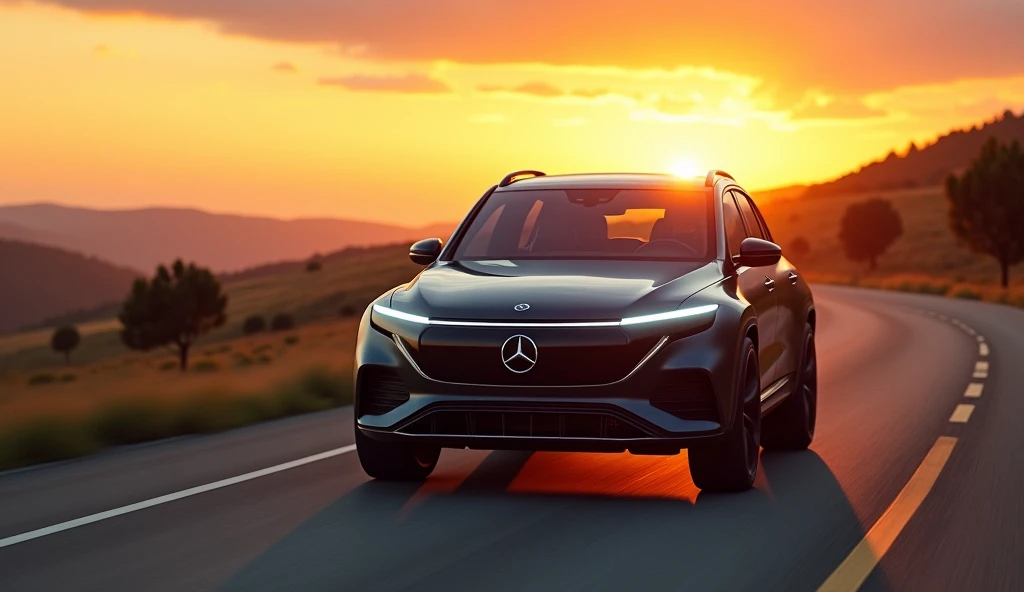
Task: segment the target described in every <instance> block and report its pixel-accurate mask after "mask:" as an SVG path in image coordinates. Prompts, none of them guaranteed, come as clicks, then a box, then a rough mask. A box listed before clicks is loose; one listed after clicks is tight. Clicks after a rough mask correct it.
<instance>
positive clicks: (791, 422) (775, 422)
mask: <svg viewBox="0 0 1024 592" xmlns="http://www.w3.org/2000/svg"><path fill="white" fill-rule="evenodd" d="M817 411H818V358H817V355H816V352H815V350H814V329H813V328H812V327H811V325H810V323H808V324H807V326H806V327H805V328H804V342H803V353H802V355H801V357H800V369H799V372H798V373H797V378H796V388H795V389H794V390H793V392H792V393H791V394H790V395H789V397H787V398H786V400H785V401H783V402H782V403H780V404H779V406H778V408H777V409H775V410H773V411H772V412H771V413H770V414H768V416H767V417H765V418H764V435H763V437H762V440H761V443H762V444H763V445H764V447H765V450H804V449H805V448H807V447H808V446H810V445H811V440H813V439H814V423H815V420H816V416H817Z"/></svg>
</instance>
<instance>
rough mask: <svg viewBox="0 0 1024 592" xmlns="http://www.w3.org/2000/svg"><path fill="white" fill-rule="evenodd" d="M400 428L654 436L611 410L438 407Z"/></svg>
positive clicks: (436, 433) (494, 434) (494, 433)
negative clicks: (609, 412) (521, 409)
mask: <svg viewBox="0 0 1024 592" xmlns="http://www.w3.org/2000/svg"><path fill="white" fill-rule="evenodd" d="M398 431H399V432H401V433H405V434H415V435H432V436H491V437H506V438H515V437H522V438H592V439H605V440H630V439H639V438H650V437H651V436H652V435H651V434H649V433H647V432H646V431H644V430H642V429H640V428H638V427H636V426H634V425H632V424H630V423H627V422H625V421H623V420H622V419H619V418H618V417H615V416H614V415H612V414H607V413H600V412H586V413H581V412H555V411H462V410H447V409H446V410H438V411H434V412H432V413H430V414H428V415H426V416H425V417H422V418H420V419H418V420H416V421H414V422H413V423H411V424H409V425H407V426H405V427H404V428H402V429H400V430H398Z"/></svg>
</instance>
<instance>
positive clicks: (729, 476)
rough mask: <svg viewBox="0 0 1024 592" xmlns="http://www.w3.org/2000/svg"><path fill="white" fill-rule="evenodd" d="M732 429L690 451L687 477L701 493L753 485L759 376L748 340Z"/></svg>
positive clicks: (758, 445) (758, 435) (757, 443)
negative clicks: (702, 491)
mask: <svg viewBox="0 0 1024 592" xmlns="http://www.w3.org/2000/svg"><path fill="white" fill-rule="evenodd" d="M740 351H741V352H742V354H741V355H740V358H739V359H740V364H739V365H738V366H739V368H740V375H739V380H738V381H737V390H738V391H739V392H738V393H737V398H738V399H739V404H738V405H736V416H735V418H734V421H733V424H732V428H731V429H730V430H729V431H728V432H727V433H725V434H724V435H723V436H721V437H720V438H718V439H716V440H715V441H714V442H711V443H708V444H699V445H696V446H694V447H692V448H690V450H689V452H688V455H689V458H690V477H691V478H693V482H694V484H695V485H697V487H699V488H701V489H702V490H704V491H717V492H730V491H746V490H747V489H750V488H751V487H753V486H754V477H755V476H757V461H758V455H759V453H760V450H761V374H760V368H759V366H758V363H757V352H756V350H755V349H754V342H753V341H751V340H750V338H749V337H748V338H746V339H744V340H743V348H742V349H741V350H740Z"/></svg>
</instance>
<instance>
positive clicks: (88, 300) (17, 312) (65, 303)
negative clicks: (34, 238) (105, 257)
mask: <svg viewBox="0 0 1024 592" xmlns="http://www.w3.org/2000/svg"><path fill="white" fill-rule="evenodd" d="M138 275H139V274H138V273H137V272H136V271H134V270H132V269H127V268H124V267H117V266H114V265H110V264H109V263H105V262H103V261H98V260H96V259H91V258H88V257H84V256H82V255H80V254H78V253H72V252H70V251H65V250H62V249H56V248H53V247H44V246H42V245H35V244H31V243H23V242H15V241H8V240H2V239H0V285H2V286H3V287H4V289H2V290H0V333H3V332H5V331H11V330H13V329H18V328H21V327H25V326H28V325H31V324H33V323H38V322H40V321H42V320H44V319H47V318H49V317H51V316H53V315H55V314H58V313H61V312H66V311H70V310H77V309H84V308H90V307H95V306H99V305H101V304H104V303H108V302H111V301H115V300H120V299H122V298H124V297H125V295H126V294H128V291H129V289H130V288H131V285H132V281H134V280H135V278H136V277H138Z"/></svg>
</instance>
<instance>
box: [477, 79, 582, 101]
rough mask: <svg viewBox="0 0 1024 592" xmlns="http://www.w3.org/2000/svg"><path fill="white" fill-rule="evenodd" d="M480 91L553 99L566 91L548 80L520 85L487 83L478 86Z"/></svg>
mask: <svg viewBox="0 0 1024 592" xmlns="http://www.w3.org/2000/svg"><path fill="white" fill-rule="evenodd" d="M477 90H479V91H480V92H486V93H509V94H519V95H529V96H532V97H540V98H543V99H553V98H556V97H561V96H564V95H565V91H564V90H562V89H561V88H558V87H557V86H555V85H553V84H550V83H547V82H526V83H523V84H520V85H518V86H496V85H490V84H485V85H482V86H479V87H477Z"/></svg>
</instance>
